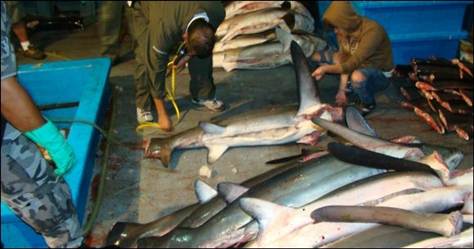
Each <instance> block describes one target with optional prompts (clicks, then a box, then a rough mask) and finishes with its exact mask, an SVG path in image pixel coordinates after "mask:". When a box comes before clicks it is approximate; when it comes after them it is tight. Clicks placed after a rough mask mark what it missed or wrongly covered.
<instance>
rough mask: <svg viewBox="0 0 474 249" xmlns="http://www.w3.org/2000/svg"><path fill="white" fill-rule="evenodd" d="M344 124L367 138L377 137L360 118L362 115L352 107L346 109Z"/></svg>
mask: <svg viewBox="0 0 474 249" xmlns="http://www.w3.org/2000/svg"><path fill="white" fill-rule="evenodd" d="M345 116H346V123H347V127H349V129H351V130H354V131H357V132H360V133H362V134H365V135H367V136H371V137H377V133H375V130H374V129H373V128H372V127H371V126H370V125H369V122H367V120H366V119H365V118H364V117H363V116H362V114H361V113H360V112H359V111H358V110H357V108H355V107H353V106H348V107H347V108H346V113H345Z"/></svg>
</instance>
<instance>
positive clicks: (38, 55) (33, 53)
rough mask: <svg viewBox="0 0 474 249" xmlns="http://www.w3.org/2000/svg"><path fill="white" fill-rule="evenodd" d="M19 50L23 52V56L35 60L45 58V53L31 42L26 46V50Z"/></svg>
mask: <svg viewBox="0 0 474 249" xmlns="http://www.w3.org/2000/svg"><path fill="white" fill-rule="evenodd" d="M20 51H21V53H22V54H23V56H25V57H29V58H32V59H35V60H42V59H44V58H46V54H45V53H44V52H43V51H41V50H39V49H38V48H36V47H35V46H33V45H31V44H30V45H29V46H28V49H27V50H23V49H21V48H20Z"/></svg>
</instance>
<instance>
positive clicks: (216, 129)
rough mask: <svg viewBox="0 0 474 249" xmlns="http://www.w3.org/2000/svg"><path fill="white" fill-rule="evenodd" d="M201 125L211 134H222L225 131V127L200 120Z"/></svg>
mask: <svg viewBox="0 0 474 249" xmlns="http://www.w3.org/2000/svg"><path fill="white" fill-rule="evenodd" d="M199 127H201V129H202V130H203V131H204V132H205V133H209V134H221V133H223V132H224V131H225V127H222V126H219V125H215V124H211V123H206V122H200V123H199Z"/></svg>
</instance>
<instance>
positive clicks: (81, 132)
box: [1, 58, 110, 248]
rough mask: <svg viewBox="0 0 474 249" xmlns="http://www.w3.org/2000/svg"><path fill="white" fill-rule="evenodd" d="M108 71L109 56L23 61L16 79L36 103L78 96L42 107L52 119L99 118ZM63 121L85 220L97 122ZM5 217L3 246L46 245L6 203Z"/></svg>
mask: <svg viewBox="0 0 474 249" xmlns="http://www.w3.org/2000/svg"><path fill="white" fill-rule="evenodd" d="M109 71H110V59H107V58H99V59H86V60H76V61H64V62H51V63H44V64H36V65H22V66H20V67H19V69H18V79H19V82H20V83H21V84H22V85H23V86H24V87H25V88H26V89H27V91H28V92H29V93H30V95H31V97H32V98H33V100H34V101H35V102H36V104H37V105H46V104H52V103H66V102H75V101H78V102H79V105H78V106H77V107H72V108H65V109H57V110H51V111H46V112H44V113H43V114H44V115H45V116H46V117H48V118H49V119H52V120H54V119H69V120H72V119H75V120H83V121H87V122H92V123H97V124H100V123H101V121H102V119H103V116H104V114H105V110H106V107H107V104H108V103H109V99H110V89H109V87H108V84H107V79H108V75H109ZM59 126H60V127H65V126H66V127H68V128H69V129H70V130H69V135H68V138H67V140H68V142H69V143H70V144H71V146H72V148H73V149H74V152H75V154H76V158H77V164H76V165H75V166H74V168H73V169H72V170H71V171H70V172H68V173H67V174H66V176H65V179H66V181H67V182H68V184H69V187H70V189H71V194H72V198H73V202H74V205H75V206H76V209H77V212H78V215H79V219H80V221H81V222H82V221H83V219H84V214H85V211H86V204H87V198H88V194H89V189H90V182H91V177H92V171H93V168H94V162H95V152H96V150H97V146H98V141H99V137H100V136H99V132H98V131H97V130H96V129H95V128H94V127H93V126H91V125H87V124H83V123H72V124H70V123H67V124H64V123H62V124H61V125H59ZM1 217H2V228H1V231H2V235H1V239H2V243H3V245H4V246H5V247H7V248H11V247H16V248H38V247H46V244H45V242H44V239H43V238H42V237H41V236H40V235H39V234H37V233H36V232H34V230H33V229H32V228H31V227H29V226H28V225H26V224H25V223H24V222H23V221H21V220H20V219H19V218H18V217H17V216H16V215H15V214H14V213H12V212H11V211H10V209H9V207H8V206H7V205H5V204H4V203H2V207H1Z"/></svg>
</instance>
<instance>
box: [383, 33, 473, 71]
mask: <svg viewBox="0 0 474 249" xmlns="http://www.w3.org/2000/svg"><path fill="white" fill-rule="evenodd" d="M466 37H467V33H466V32H462V31H461V32H457V33H454V34H452V33H446V32H445V33H428V34H427V33H420V34H407V35H390V41H391V42H392V54H393V61H394V63H395V64H407V63H409V62H410V59H411V58H413V57H417V58H428V57H431V56H435V57H443V58H447V59H451V58H454V57H456V56H457V53H458V50H459V40H460V39H463V38H466Z"/></svg>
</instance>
